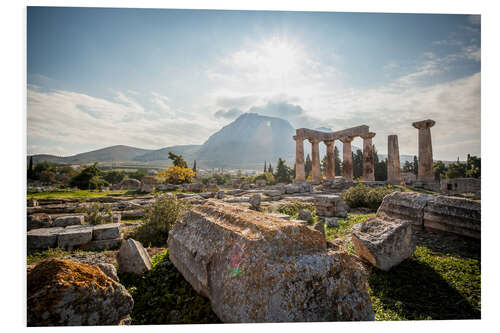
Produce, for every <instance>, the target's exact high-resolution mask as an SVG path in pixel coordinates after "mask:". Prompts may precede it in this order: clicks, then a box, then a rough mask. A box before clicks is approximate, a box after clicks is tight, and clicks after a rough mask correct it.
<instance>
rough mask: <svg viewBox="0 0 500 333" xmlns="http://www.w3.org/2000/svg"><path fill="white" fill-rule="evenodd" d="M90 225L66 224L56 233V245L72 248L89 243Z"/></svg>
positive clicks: (90, 235)
mask: <svg viewBox="0 0 500 333" xmlns="http://www.w3.org/2000/svg"><path fill="white" fill-rule="evenodd" d="M92 229H93V227H91V226H76V225H74V226H68V227H66V228H64V231H61V232H60V233H59V234H58V235H57V246H58V247H60V248H64V249H73V247H74V246H80V245H84V244H87V243H89V242H90V241H91V240H92Z"/></svg>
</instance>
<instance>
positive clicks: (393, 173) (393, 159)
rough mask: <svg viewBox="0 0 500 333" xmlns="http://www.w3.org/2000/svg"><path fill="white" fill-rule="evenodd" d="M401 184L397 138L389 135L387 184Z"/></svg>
mask: <svg viewBox="0 0 500 333" xmlns="http://www.w3.org/2000/svg"><path fill="white" fill-rule="evenodd" d="M401 182H402V178H401V166H400V163H399V144H398V136H397V135H389V136H388V137H387V184H392V185H401Z"/></svg>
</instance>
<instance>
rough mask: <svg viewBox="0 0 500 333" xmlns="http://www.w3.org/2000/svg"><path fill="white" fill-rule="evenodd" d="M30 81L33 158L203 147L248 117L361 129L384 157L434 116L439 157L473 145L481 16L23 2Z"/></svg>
mask: <svg viewBox="0 0 500 333" xmlns="http://www.w3.org/2000/svg"><path fill="white" fill-rule="evenodd" d="M27 83H28V86H27V136H28V137H27V145H28V147H27V152H28V154H41V153H45V154H54V155H60V156H67V155H72V154H77V153H81V152H85V151H90V150H94V149H99V148H104V147H107V146H112V145H119V144H120V145H130V146H135V147H139V148H148V149H159V148H164V147H167V146H174V145H185V144H202V143H203V142H204V141H205V140H206V139H207V138H208V137H209V136H210V135H211V134H213V133H215V132H216V131H218V130H219V129H220V128H222V127H223V126H225V125H227V124H229V123H230V122H232V121H233V120H234V119H236V118H237V117H238V116H239V115H241V114H243V113H245V112H255V113H258V114H261V115H266V116H275V117H280V118H283V119H287V120H288V121H289V122H290V123H291V124H292V126H294V127H295V128H301V127H306V128H313V129H314V128H319V127H327V128H331V129H332V130H334V131H335V130H342V129H345V128H349V127H353V126H358V125H363V124H364V125H368V126H370V130H371V131H372V132H375V133H376V136H375V137H374V138H373V142H374V144H375V146H376V149H377V151H378V152H379V153H382V154H385V153H387V136H388V135H391V134H397V135H398V139H399V151H400V153H401V154H417V153H418V143H417V139H418V132H417V130H416V129H415V128H413V127H412V126H411V124H412V122H415V121H420V120H424V119H428V118H430V119H433V120H435V121H436V125H435V126H434V127H433V128H432V129H431V133H432V143H433V152H434V159H442V160H456V159H457V157H460V159H461V160H464V159H465V158H466V156H467V154H469V153H470V154H472V155H478V156H479V155H480V152H481V133H480V130H481V120H480V118H481V20H480V16H478V15H455V14H381V13H337V12H283V11H281V12H280V11H218V10H168V9H133V8H132V9H125V8H76V7H74V8H64V7H59V8H57V7H28V10H27ZM290 140H292V138H290ZM353 145H355V146H359V147H362V139H360V138H356V139H355V140H354V141H353Z"/></svg>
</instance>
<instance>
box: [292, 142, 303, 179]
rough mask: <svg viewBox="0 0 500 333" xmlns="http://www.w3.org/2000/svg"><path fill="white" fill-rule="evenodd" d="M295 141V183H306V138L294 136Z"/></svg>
mask: <svg viewBox="0 0 500 333" xmlns="http://www.w3.org/2000/svg"><path fill="white" fill-rule="evenodd" d="M293 139H294V140H295V182H296V183H303V182H305V181H306V173H305V170H304V138H303V137H300V136H294V137H293Z"/></svg>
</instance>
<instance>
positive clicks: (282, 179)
mask: <svg viewBox="0 0 500 333" xmlns="http://www.w3.org/2000/svg"><path fill="white" fill-rule="evenodd" d="M290 175H291V170H290V168H289V167H287V166H286V164H285V160H282V159H281V158H278V165H277V166H276V174H275V175H274V178H275V179H276V182H278V183H290V182H291V181H292V180H291V177H290Z"/></svg>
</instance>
